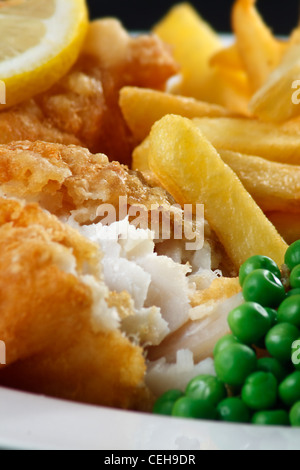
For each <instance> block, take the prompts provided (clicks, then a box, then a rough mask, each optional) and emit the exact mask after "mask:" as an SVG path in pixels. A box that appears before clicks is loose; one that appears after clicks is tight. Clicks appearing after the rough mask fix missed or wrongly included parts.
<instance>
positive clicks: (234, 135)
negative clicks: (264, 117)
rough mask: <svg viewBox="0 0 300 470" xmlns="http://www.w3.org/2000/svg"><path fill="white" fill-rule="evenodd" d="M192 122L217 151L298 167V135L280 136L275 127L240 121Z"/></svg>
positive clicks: (299, 139)
mask: <svg viewBox="0 0 300 470" xmlns="http://www.w3.org/2000/svg"><path fill="white" fill-rule="evenodd" d="M194 122H195V124H196V125H197V127H198V128H199V129H200V130H201V132H202V133H203V134H204V135H205V136H206V137H207V139H208V140H209V141H210V142H211V143H212V145H213V146H214V147H215V148H216V149H217V150H232V151H234V152H240V153H244V154H247V155H256V156H259V157H262V158H265V159H267V160H271V161H274V162H280V163H288V164H293V165H300V135H296V134H291V133H287V132H283V130H282V129H281V128H280V127H279V126H277V125H275V124H272V123H264V122H260V121H257V120H254V119H240V118H215V119H214V118H200V119H198V118H196V119H194Z"/></svg>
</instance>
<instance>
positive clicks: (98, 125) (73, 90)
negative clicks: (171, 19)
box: [0, 19, 178, 164]
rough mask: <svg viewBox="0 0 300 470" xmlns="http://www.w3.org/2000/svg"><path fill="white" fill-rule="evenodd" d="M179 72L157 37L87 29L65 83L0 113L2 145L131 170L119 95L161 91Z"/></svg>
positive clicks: (115, 28) (102, 26)
mask: <svg viewBox="0 0 300 470" xmlns="http://www.w3.org/2000/svg"><path fill="white" fill-rule="evenodd" d="M101 46H102V47H101ZM177 71H178V66H177V65H176V63H175V62H174V59H173V58H172V56H171V53H170V50H169V48H168V46H166V45H164V44H163V43H162V42H161V41H160V40H159V39H158V37H156V36H154V35H149V36H146V35H145V36H139V37H136V38H133V37H131V36H130V35H129V34H128V33H127V32H126V31H125V29H124V28H123V27H122V25H121V24H120V23H119V22H118V21H116V20H111V19H110V20H100V21H97V22H94V23H91V25H90V30H89V33H88V36H87V41H86V45H85V46H84V48H83V50H82V53H81V55H80V57H79V59H78V61H77V63H76V64H75V66H74V67H73V68H72V69H71V70H70V72H69V73H68V74H67V75H66V76H65V77H63V78H62V79H61V80H60V81H59V82H58V83H57V84H55V85H54V86H53V87H52V88H51V89H50V90H49V91H47V92H46V93H43V94H41V95H38V96H36V97H35V98H34V99H33V100H31V101H29V102H26V103H23V104H21V105H19V106H16V107H14V108H12V109H9V110H7V111H3V112H2V113H0V143H1V144H6V143H9V142H12V141H15V140H30V141H33V142H34V141H36V140H43V141H47V142H55V143H62V144H65V145H69V144H76V145H82V146H84V147H87V148H88V149H89V150H90V151H92V152H94V153H98V152H102V153H105V154H106V155H108V157H109V158H110V159H111V160H118V161H120V162H122V163H126V164H130V161H131V154H132V150H133V148H134V145H135V142H134V141H133V138H132V135H131V133H130V131H129V129H128V128H127V125H126V123H125V120H124V118H123V115H122V112H121V109H120V107H119V104H118V101H119V91H120V89H121V88H122V87H123V86H126V85H132V86H140V87H146V88H155V89H159V90H163V89H164V88H165V86H166V82H167V80H168V79H169V78H170V77H171V76H172V75H174V74H175V73H176V72H177Z"/></svg>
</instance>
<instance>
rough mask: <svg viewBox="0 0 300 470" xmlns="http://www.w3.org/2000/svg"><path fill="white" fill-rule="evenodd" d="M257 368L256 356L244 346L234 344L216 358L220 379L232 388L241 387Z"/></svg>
mask: <svg viewBox="0 0 300 470" xmlns="http://www.w3.org/2000/svg"><path fill="white" fill-rule="evenodd" d="M256 368H257V357H256V354H255V352H254V351H253V349H251V348H249V347H248V346H245V345H244V344H232V345H230V346H228V347H227V348H226V349H224V350H223V351H221V352H219V354H218V355H217V356H216V357H215V369H216V373H217V376H218V378H219V379H220V380H221V381H222V382H224V383H226V384H227V385H229V386H232V387H241V386H242V385H243V383H244V382H245V380H246V378H247V377H248V375H250V374H252V372H254V371H255V370H256Z"/></svg>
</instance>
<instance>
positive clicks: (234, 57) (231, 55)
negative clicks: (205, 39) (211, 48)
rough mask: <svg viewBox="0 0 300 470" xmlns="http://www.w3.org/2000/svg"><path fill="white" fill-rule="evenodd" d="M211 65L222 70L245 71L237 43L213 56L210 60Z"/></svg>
mask: <svg viewBox="0 0 300 470" xmlns="http://www.w3.org/2000/svg"><path fill="white" fill-rule="evenodd" d="M210 65H212V66H213V67H219V68H221V69H228V70H244V64H243V62H242V59H241V56H240V53H239V50H238V47H237V44H236V43H235V44H232V45H231V46H229V47H224V49H222V50H221V51H218V52H217V53H216V54H215V55H213V56H212V58H211V59H210Z"/></svg>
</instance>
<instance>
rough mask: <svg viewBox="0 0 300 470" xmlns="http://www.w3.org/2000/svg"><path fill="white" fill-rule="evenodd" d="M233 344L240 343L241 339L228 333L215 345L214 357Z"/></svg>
mask: <svg viewBox="0 0 300 470" xmlns="http://www.w3.org/2000/svg"><path fill="white" fill-rule="evenodd" d="M231 344H239V341H238V340H237V339H236V338H235V337H234V336H233V335H226V336H223V338H221V339H219V341H218V342H217V344H216V345H215V347H214V352H213V355H214V357H216V356H217V355H218V353H219V352H221V351H223V350H224V349H226V348H227V346H230V345H231Z"/></svg>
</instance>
